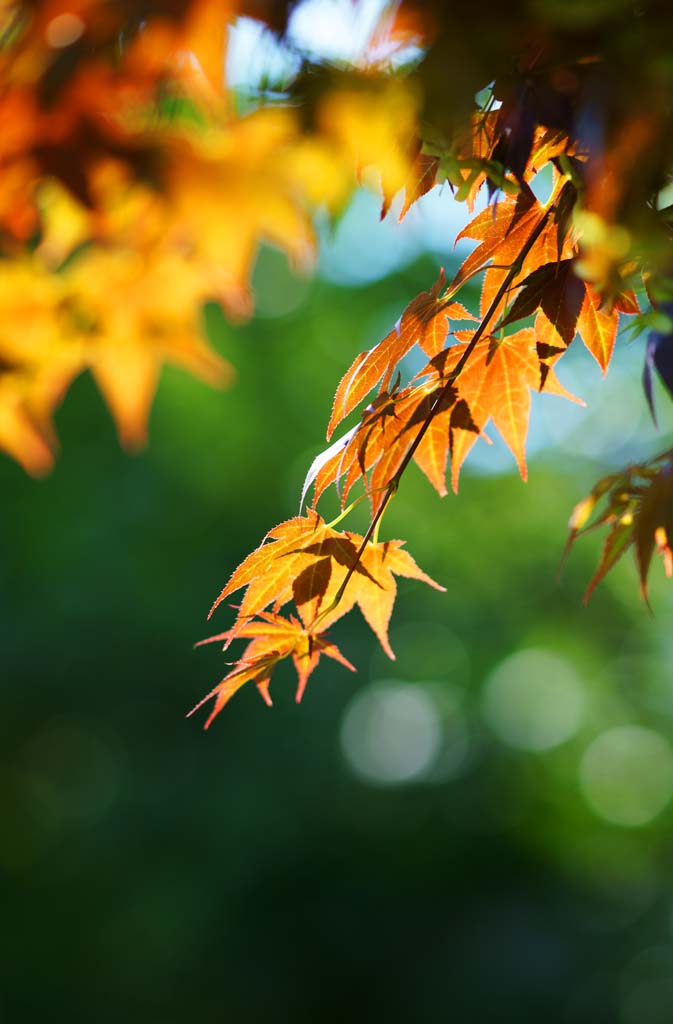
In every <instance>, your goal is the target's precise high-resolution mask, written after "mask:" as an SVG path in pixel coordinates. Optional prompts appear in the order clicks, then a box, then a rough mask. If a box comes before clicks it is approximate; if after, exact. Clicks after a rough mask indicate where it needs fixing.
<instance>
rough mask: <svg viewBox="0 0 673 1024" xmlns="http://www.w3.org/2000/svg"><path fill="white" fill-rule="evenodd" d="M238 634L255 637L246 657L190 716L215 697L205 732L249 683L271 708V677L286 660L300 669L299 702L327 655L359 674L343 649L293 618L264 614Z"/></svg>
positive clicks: (228, 635) (219, 637)
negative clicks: (320, 662) (280, 663)
mask: <svg viewBox="0 0 673 1024" xmlns="http://www.w3.org/2000/svg"><path fill="white" fill-rule="evenodd" d="M232 633H234V631H233V630H227V631H226V632H224V633H218V634H217V636H211V637H208V638H207V639H206V640H201V641H200V643H199V644H197V647H200V646H201V645H202V644H209V643H215V642H217V641H221V640H224V641H226V642H227V643H228V642H229V641H230V640H231V639H233V636H232ZM235 635H236V636H237V637H239V636H240V637H246V638H252V642H251V643H249V644H248V646H247V647H246V649H245V651H244V653H243V657H242V658H240V660H239V661H237V662H235V663H234V667H233V668H232V670H231V672H228V673H227V675H226V676H225V677H224V679H222V680H221V682H219V683H218V684H217V686H216V687H215V688H214V689H213V690H211V691H210V693H207V694H206V696H205V697H204V698H203V700H200V701H199V703H198V704H197V705H196V706H195V707H193V708H192V710H191V711H190V712H189V714H188V715H187V717H189V716H190V715H193V714H194V712H195V711H197V710H198V709H199V708H200V707H202V706H203V704H205V703H206V701H209V700H210V699H211V698H212V697H215V706H214V707H213V710H212V711H211V713H210V715H209V716H208V718H207V719H206V723H205V725H204V729H207V728H208V726H209V725H210V723H211V722H212V721H213V719H214V718H215V717H216V716H217V715H219V713H220V711H221V710H222V708H223V707H224V706H225V704H226V703H227V701H229V700H230V699H231V697H233V695H234V694H235V693H236V692H237V691H238V690H240V688H241V687H242V686H243V685H244V684H245V683H248V682H254V683H255V685H256V687H257V689H258V690H259V692H260V693H261V695H262V698H263V699H264V701H265V703H266V704H268V705H269V706H271V697H270V695H269V683H270V681H271V674H272V672H273V670H274V669H275V667H276V665H277V664H278V663H279V662H280V661H283V660H284V659H285V658H288V657H291V658H292V661H293V662H294V666H295V668H296V670H297V678H298V685H297V694H296V701H297V703H299V702H300V701H301V699H302V697H303V695H304V690H305V689H306V683H307V682H308V679H309V676H310V675H311V673H312V672H313V670H314V669H315V668H316V666H317V664H318V662H319V661H320V656H321V655H323V654H324V655H326V656H327V657H328V658H332V659H333V660H334V661H338V662H339V663H340V664H341V665H345V666H346V668H349V669H350V670H351V672H355V667H354V666H353V665H351V663H350V661H348V660H347V659H346V658H344V656H343V654H342V653H341V651H340V650H339V648H338V647H337V646H336V645H335V644H333V643H332V642H331V641H330V640H328V639H327V638H326V636H325V634H324V632H322V633H311V632H309V631H308V630H307V629H306V628H305V627H304V626H303V625H302V623H301V622H299V620H298V619H296V618H295V617H294V616H293V615H291V616H290V618H289V619H286V618H284V617H283V616H282V615H277V614H274V613H271V612H261V613H260V616H259V620H257V621H253V622H247V623H246V624H245V625H243V626H241V627H239V629H237V630H236V631H235Z"/></svg>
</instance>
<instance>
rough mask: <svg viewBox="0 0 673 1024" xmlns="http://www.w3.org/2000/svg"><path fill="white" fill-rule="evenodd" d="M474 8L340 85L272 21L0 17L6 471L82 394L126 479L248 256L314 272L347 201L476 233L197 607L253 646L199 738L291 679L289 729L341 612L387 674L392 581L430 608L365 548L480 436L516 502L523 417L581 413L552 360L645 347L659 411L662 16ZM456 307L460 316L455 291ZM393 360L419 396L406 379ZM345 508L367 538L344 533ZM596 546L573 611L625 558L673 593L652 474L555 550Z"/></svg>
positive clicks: (635, 10)
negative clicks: (435, 194)
mask: <svg viewBox="0 0 673 1024" xmlns="http://www.w3.org/2000/svg"><path fill="white" fill-rule="evenodd" d="M466 8H467V5H461V4H457V3H453V2H451V0H445V2H444V3H436V4H425V3H422V2H413V0H409V2H402V3H400V4H391V5H382V8H381V14H380V18H379V21H378V24H377V25H376V27H375V28H374V29H373V31H372V32H371V34H370V36H369V38H368V39H367V40H366V41H365V42H364V43H363V45H362V48H361V51H360V53H359V56H358V57H357V59H355V60H354V61H352V62H350V63H349V64H345V63H343V64H338V65H337V64H333V65H330V64H328V63H326V62H324V61H322V62H319V61H317V60H315V59H311V58H310V56H309V55H308V54H306V53H303V52H301V51H300V49H299V48H298V47H297V46H296V45H295V44H294V43H293V36H292V15H293V11H292V9H291V7H290V6H289V5H288V4H286V3H277V2H275V0H243V2H241V3H236V2H235V0H230V2H227V0H167V2H161V0H156V2H152V0H141V2H139V3H130V2H119V3H109V2H105V0H70V2H66V0H23V2H22V0H16V2H12V0H5V2H3V3H0V67H1V69H2V70H1V79H0V82H1V88H0V111H1V117H2V127H3V131H2V135H1V137H0V246H1V247H2V273H1V274H0V309H1V310H2V317H1V324H2V326H1V327H0V447H2V448H3V449H4V450H5V452H6V453H8V454H9V455H10V456H12V457H14V458H15V459H17V460H18V461H19V462H20V463H21V464H22V465H23V466H24V467H25V469H26V470H27V471H28V472H29V473H32V474H35V475H39V474H41V473H44V472H45V471H47V470H49V469H50V468H51V466H52V462H53V459H54V453H55V451H56V447H57V446H56V437H55V433H54V428H53V425H52V416H53V413H54V411H55V409H56V408H57V407H58V405H59V403H60V402H61V401H62V399H63V397H64V395H65V393H66V391H67V389H68V387H69V385H70V383H71V382H72V381H73V380H74V378H75V377H77V376H78V375H79V374H81V373H82V372H84V371H90V372H91V374H92V375H93V377H94V378H95V381H96V383H97V385H98V387H99V389H100V391H101V393H102V395H103V398H104V399H105V401H106V403H107V404H108V406H109V408H110V410H111V413H112V415H113V416H114V419H115V422H116V425H117V429H118V432H119V436H120V439H121V441H122V443H123V444H124V445H125V446H128V447H130V448H133V447H136V446H139V445H141V444H143V443H144V442H145V439H146V428H147V420H148V415H149V411H150V407H151V403H152V400H153V396H154V393H155V389H156V387H157V383H158V379H159V374H160V371H161V367H162V365H163V364H164V363H167V362H168V363H174V364H177V365H179V366H181V367H183V368H185V369H186V370H188V371H189V372H191V373H193V374H196V375H197V376H199V377H201V378H202V379H203V380H204V381H206V383H208V384H211V385H214V386H222V385H224V384H227V383H228V382H229V380H230V378H231V376H232V369H231V367H229V365H228V364H227V363H226V362H225V361H224V360H223V359H222V358H221V357H220V356H219V355H218V354H216V353H215V352H214V351H213V350H212V349H211V347H210V346H209V344H208V342H207V339H206V336H205V332H204V329H203V324H202V309H203V305H204V303H206V302H213V301H216V302H219V303H220V304H221V306H222V308H223V309H224V311H225V313H226V314H227V315H228V316H229V317H230V318H231V319H233V320H237V319H241V318H243V317H246V316H248V315H250V313H251V312H252V310H253V308H254V301H253V296H252V294H251V289H250V283H249V282H250V275H251V271H252V268H253V265H254V261H255V257H256V252H257V249H258V246H259V245H260V243H262V242H268V243H271V244H273V245H275V246H276V247H278V248H280V249H281V250H283V251H284V252H286V253H287V255H288V257H289V258H290V260H291V261H292V263H293V264H294V265H295V266H296V267H298V268H304V269H310V266H311V262H312V259H313V256H314V253H315V245H316V242H315V229H314V223H315V217H316V214H318V213H320V214H323V215H324V213H325V212H326V213H327V214H328V216H337V215H338V214H339V212H340V211H341V210H343V209H344V207H345V205H346V204H347V202H348V200H349V198H350V196H351V195H352V193H353V190H354V189H355V188H356V187H358V186H359V185H360V184H363V183H364V184H367V185H369V186H371V187H375V188H377V189H378V190H379V192H380V195H381V204H382V210H381V213H382V216H385V215H387V214H388V210H389V207H390V205H391V203H392V200H393V198H394V197H395V196H396V195H397V194H398V193H400V192H402V194H403V197H404V198H403V204H402V208H401V217H404V216H405V214H406V213H407V211H408V209H409V207H410V206H411V205H412V204H413V203H414V202H416V201H417V200H418V199H419V198H420V197H421V196H423V195H425V194H426V193H427V192H429V191H430V190H431V189H434V188H440V189H442V191H443V196H444V200H445V201H446V202H454V201H459V202H463V203H466V204H467V206H468V208H469V210H470V211H472V219H471V220H470V222H469V224H468V226H467V227H466V228H465V229H464V230H463V231H462V232H461V234H460V235H459V236H458V237H459V238H462V237H464V238H467V239H470V240H472V242H473V243H475V244H474V248H473V249H472V251H471V252H470V254H469V255H468V256H467V258H466V259H465V260H464V262H463V263H462V265H461V266H460V267H459V268H458V270H457V272H456V273H455V274H454V276H453V278H452V279H450V280H447V278H446V277H445V274H444V271H443V270H440V268H438V270H437V278H436V280H435V281H428V286H427V291H425V292H423V293H421V294H420V295H418V296H417V297H416V298H415V299H413V301H412V302H411V303H410V304H409V305H408V306H407V308H406V309H404V310H400V316H399V319H398V321H397V323H396V324H395V325H394V326H392V327H391V329H390V331H389V332H388V333H387V334H386V335H385V337H383V338H382V339H372V347H371V348H369V350H368V351H366V352H363V353H361V354H360V355H359V356H358V357H357V358H356V359H355V361H354V362H353V364H352V365H351V366H350V367H348V368H347V369H345V372H344V375H343V377H342V379H341V381H340V382H339V383H338V385H337V386H336V393H335V398H334V404H333V408H332V412H331V416H330V417H329V422H328V426H327V440H328V446H327V448H326V449H325V451H324V452H323V453H322V454H321V455H320V456H318V457H317V458H316V459H315V461H314V463H313V465H312V466H311V467H310V468H309V470H308V473H307V477H306V482H305V486H304V493H303V494H302V496H301V507H300V510H299V514H298V515H297V516H296V517H295V518H293V519H290V520H288V521H286V522H283V523H281V524H280V525H278V526H276V527H273V528H272V529H270V530H269V532H268V533H267V535H266V537H264V539H263V540H262V543H261V544H260V546H259V547H258V548H257V549H256V550H255V551H253V552H252V553H251V554H250V555H248V556H247V558H245V559H244V560H243V562H242V563H241V564H240V565H239V566H238V568H237V569H235V571H234V572H233V573H232V575H231V577H230V579H229V581H228V582H227V584H226V586H225V587H224V589H223V590H222V593H221V594H220V596H219V597H218V599H217V601H216V602H215V604H214V606H213V609H212V611H215V609H216V608H218V607H219V606H220V605H221V604H223V603H224V602H226V605H225V607H230V605H231V602H230V600H229V599H230V598H232V597H233V599H234V602H235V607H234V615H235V617H234V620H233V622H231V623H230V625H229V626H228V628H226V629H225V630H224V631H223V632H220V633H218V634H217V635H215V636H213V637H210V638H209V640H206V641H204V642H205V643H208V642H211V641H216V642H220V643H222V644H223V645H224V647H225V649H227V648H229V645H230V644H232V643H234V642H238V641H241V640H244V641H246V642H247V644H246V646H245V648H244V650H243V653H242V655H241V656H240V657H239V659H238V660H237V661H235V662H234V663H233V664H232V666H231V670H230V671H229V672H228V673H227V675H226V676H225V677H224V679H223V680H222V681H221V682H220V683H219V684H218V686H216V687H215V689H214V690H213V691H212V693H210V694H208V696H207V697H206V698H204V701H210V700H212V701H213V704H212V710H211V713H210V717H209V718H208V720H207V723H206V724H209V723H210V721H211V720H212V719H213V717H214V716H215V715H217V714H218V712H219V711H220V710H221V709H222V707H223V706H224V705H225V703H226V702H227V701H228V700H229V698H230V697H231V696H232V695H233V694H234V693H235V692H236V691H237V690H238V689H239V688H240V687H241V686H243V685H244V684H245V683H247V682H253V683H254V684H255V685H256V686H257V688H258V689H259V690H260V693H261V695H262V697H263V698H264V700H266V701H267V703H270V697H269V681H270V678H271V674H272V672H273V670H274V668H275V666H276V665H277V664H278V662H279V661H281V660H283V659H286V658H291V659H292V661H293V663H294V665H295V667H296V671H297V676H298V690H297V699H298V700H299V699H300V698H301V696H302V694H303V692H304V689H305V686H306V683H307V680H308V678H309V676H310V675H311V673H312V672H313V671H314V669H315V668H316V666H317V665H318V662H319V661H320V658H321V656H323V655H324V656H326V657H328V658H332V659H334V660H336V661H338V662H340V663H341V664H342V665H344V666H345V667H346V668H352V667H353V666H352V665H350V663H349V661H348V660H347V659H346V658H345V657H344V655H343V654H342V653H341V652H340V651H339V649H338V647H337V646H336V644H335V643H334V641H333V640H332V639H331V637H330V636H329V634H328V631H329V630H330V628H331V627H332V625H333V624H334V623H335V622H336V621H337V620H338V619H339V618H340V617H341V616H343V615H344V614H346V613H347V612H349V611H350V610H352V609H353V608H354V606H355V605H357V606H358V607H359V609H360V611H361V612H362V614H363V616H364V618H365V620H366V621H367V623H368V624H369V626H370V627H371V629H372V630H373V631H374V633H375V635H376V637H377V638H378V640H379V642H380V643H381V645H382V647H383V649H384V650H385V652H386V653H387V654H388V655H389V656H390V657H394V655H393V651H392V648H391V645H390V641H389V637H388V626H389V622H390V618H391V613H392V610H393V604H394V601H395V595H396V577H408V578H412V579H416V580H420V581H423V582H425V583H427V584H428V585H430V586H432V587H435V588H437V589H439V590H441V589H442V587H441V586H440V585H439V584H438V583H436V582H435V581H434V580H432V579H431V578H430V577H429V576H427V575H426V574H425V573H424V572H423V571H422V569H421V568H420V567H419V566H418V565H417V564H416V562H415V560H414V559H413V557H412V556H411V555H410V554H409V553H408V552H407V550H406V549H405V547H404V542H403V541H401V540H397V539H382V538H381V537H380V530H381V526H382V520H383V516H384V513H385V510H386V508H387V506H388V504H389V502H390V501H391V499H392V498H393V496H394V495H395V493H396V492H397V490H398V488H399V486H400V482H401V480H402V477H403V474H404V472H405V470H406V468H407V466H408V465H409V463H410V462H412V461H414V462H415V463H416V464H417V466H418V467H419V468H420V470H421V471H422V472H423V473H424V474H425V476H426V477H427V479H428V480H429V482H430V484H431V485H432V487H434V489H435V490H436V491H437V492H438V494H439V495H440V496H442V495H445V494H447V490H448V488H447V478H448V483H449V485H450V487H451V488H452V489H453V491H455V492H457V491H458V485H459V479H460V473H461V468H462V466H463V464H464V462H465V460H466V459H467V458H468V457H469V455H470V451H471V449H472V447H473V445H474V444H475V441H476V440H477V438H479V437H482V438H485V439H486V440H488V439H489V433H488V432H489V431H490V430H496V431H498V433H499V434H500V435H501V436H502V438H503V440H504V441H505V443H506V444H507V446H508V447H509V449H510V450H511V452H512V456H513V458H514V459H515V460H516V463H517V465H518V467H519V470H520V473H521V476H522V478H523V479H524V480H525V479H526V474H527V470H526V438H527V433H528V421H529V415H530V406H531V393H533V392H539V393H543V394H548V395H550V396H556V397H560V398H563V399H565V400H570V401H575V402H577V401H580V399H578V398H576V397H575V396H574V395H572V394H570V393H569V392H568V391H567V390H566V389H565V388H564V387H563V385H562V384H561V383H560V381H559V379H558V377H557V376H556V367H557V364H558V362H559V361H560V360H561V359H562V358H563V357H564V355H565V353H566V352H567V351H568V349H569V347H570V346H571V344H574V345H577V344H584V345H585V346H586V348H587V349H588V351H589V352H590V353H591V355H592V356H593V358H594V359H595V360H596V362H597V363H598V365H599V366H600V368H601V370H602V371H603V373H605V372H607V370H608V367H609V364H610V361H611V358H612V353H613V348H614V344H615V338H616V335H617V330H618V328H619V326H620V322H621V321H625V319H626V318H628V322H630V324H631V325H632V327H633V329H634V331H636V332H637V331H647V332H649V333H648V335H647V343H646V357H645V373H644V383H645V388H646V393H647V396H648V400H649V401H650V404H651V405H652V379H653V375H654V374H658V375H659V376H660V378H661V379H662V381H663V383H664V385H665V386H666V387H667V388H668V389H669V390H673V305H672V304H671V300H672V299H673V207H670V206H668V205H667V203H666V200H665V191H664V190H665V189H666V186H667V185H668V184H669V183H670V181H671V172H672V171H673V123H672V122H673V114H672V113H671V106H670V94H671V87H672V86H673V56H672V55H671V53H670V52H669V49H670V45H669V40H670V37H671V29H673V17H672V16H671V15H670V14H669V13H668V5H667V3H665V2H663V0H660V2H657V0H639V2H638V3H636V2H634V0H615V2H611V3H605V2H602V0H585V2H584V3H582V4H580V3H561V2H559V0H545V2H532V0H530V2H528V0H515V2H513V3H511V4H503V3H501V2H499V3H496V2H495V0H487V2H486V3H484V4H482V5H480V10H479V22H480V24H479V26H476V25H475V24H474V11H473V10H471V9H466ZM319 16H320V13H319V9H318V8H317V9H316V17H319ZM240 17H249V18H254V19H257V20H259V21H260V22H262V23H263V24H264V25H265V26H266V28H267V31H268V32H269V33H273V35H274V36H275V38H276V40H277V42H278V45H279V47H281V48H282V52H283V53H284V54H285V57H286V65H287V66H286V70H285V72H283V73H282V74H281V75H280V76H279V80H278V81H273V82H263V83H259V84H258V87H257V88H254V89H253V88H251V89H250V90H249V91H248V92H247V93H246V94H245V95H243V94H242V93H241V90H236V89H233V88H231V87H229V86H228V84H227V81H226V76H225V73H224V69H225V66H226V49H227V41H228V38H229V31H230V27H231V25H232V24H234V23H235V21H236V19H237V18H240ZM477 197H481V198H483V197H486V199H487V201H488V202H487V205H486V206H485V207H484V204H483V203H482V204H481V207H480V212H477V213H475V212H474V210H475V203H476V200H477ZM477 275H478V276H479V279H480V281H481V301H480V306H479V309H478V311H469V310H468V309H467V308H466V306H465V305H464V300H461V289H462V288H463V286H464V285H465V284H466V283H467V282H469V281H472V280H473V279H474V278H475V277H477ZM412 349H416V350H417V351H418V350H420V352H421V353H422V357H423V362H424V365H423V366H422V368H421V369H420V371H419V372H417V373H416V374H415V376H413V377H412V379H408V374H406V372H405V366H406V365H407V364H406V363H405V357H406V356H407V355H408V354H409V352H410V351H411V350H412ZM652 408H653V414H654V407H653V405H652ZM345 421H347V422H345ZM335 433H336V434H337V437H336V439H335V437H334V435H335ZM328 489H332V490H334V489H335V490H336V493H337V494H338V498H339V501H340V507H341V511H340V514H338V515H337V517H336V519H334V520H333V521H332V522H326V521H325V520H324V518H323V516H322V515H321V513H320V511H319V502H320V499H321V496H322V495H323V494H324V493H325V492H326V491H327V490H328ZM360 502H366V503H368V505H369V508H370V518H369V526H368V528H367V529H366V530H365V532H364V534H363V535H360V534H357V533H353V532H351V531H349V530H347V529H344V528H343V521H344V519H345V518H346V517H347V515H348V514H349V512H350V511H351V509H352V508H353V507H354V506H355V505H357V504H359V503H360ZM595 528H602V529H604V530H605V544H604V548H603V552H602V557H601V560H600V563H599V566H598V569H597V571H596V573H595V575H594V578H593V580H592V581H591V583H590V586H589V591H588V593H591V591H592V590H593V588H594V587H595V586H596V584H597V583H598V582H599V581H600V580H601V579H602V578H603V576H604V575H605V574H606V573H607V572H608V571H609V570H610V569H611V568H612V566H613V565H614V564H615V562H616V561H617V559H618V558H619V557H620V556H621V555H622V554H623V553H624V552H625V551H626V550H627V549H628V548H633V549H634V551H635V555H636V562H637V565H638V571H639V575H640V581H641V588H642V592H643V595H644V596H645V597H646V594H647V577H648V572H649V569H650V564H651V561H652V558H653V555H654V554H655V553H657V552H658V553H660V554H661V555H662V556H663V562H664V567H665V569H666V572H667V573H668V574H669V575H671V573H672V572H673V549H672V539H673V452H672V451H666V452H664V453H663V454H659V455H655V456H654V457H653V458H652V459H651V460H649V461H648V462H646V463H643V464H640V465H631V466H628V467H625V468H624V470H623V471H622V472H618V473H615V474H612V475H610V476H608V477H605V478H603V479H602V480H600V481H599V482H598V483H597V484H596V486H595V487H594V489H593V491H592V492H591V494H590V495H589V496H588V497H586V498H585V499H584V500H582V501H580V502H579V504H578V505H577V507H576V508H575V510H574V512H573V513H572V516H571V520H570V540H569V543H570V544H571V543H572V542H573V541H574V539H575V538H576V537H577V536H578V535H579V534H581V533H583V532H585V531H587V530H591V529H595ZM202 703H203V702H202ZM199 707H200V705H199ZM194 710H196V709H194Z"/></svg>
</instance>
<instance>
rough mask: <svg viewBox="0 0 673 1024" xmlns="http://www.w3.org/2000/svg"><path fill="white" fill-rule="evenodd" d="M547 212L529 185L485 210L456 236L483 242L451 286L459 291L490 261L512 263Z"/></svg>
mask: <svg viewBox="0 0 673 1024" xmlns="http://www.w3.org/2000/svg"><path fill="white" fill-rule="evenodd" d="M546 216H547V212H546V211H545V210H544V208H543V207H542V206H541V205H540V204H539V203H538V201H537V199H536V198H535V196H534V195H533V193H532V192H531V191H530V189H529V188H528V187H527V186H526V187H525V188H524V189H523V190H522V191H521V192H520V193H519V195H518V196H516V197H510V196H507V197H506V198H505V199H501V200H500V201H499V202H497V203H496V204H494V205H493V206H489V207H487V209H485V210H482V212H481V213H479V214H478V215H477V216H476V217H475V218H474V220H472V221H470V223H469V224H468V225H467V227H465V228H463V230H462V231H461V232H460V234H459V235H458V236H457V238H456V242H458V241H460V239H461V238H472V239H474V240H475V241H477V242H479V243H480V244H479V245H478V246H477V248H476V249H475V250H474V251H473V252H471V253H470V255H469V256H468V257H467V259H466V260H465V261H464V263H463V264H462V266H461V267H460V269H459V270H458V273H457V274H456V276H455V277H454V279H453V281H452V282H451V285H450V286H449V290H448V294H449V295H454V294H455V292H456V291H457V290H458V289H459V288H461V287H462V285H464V284H465V282H466V281H468V280H469V279H470V278H471V277H473V276H474V275H475V274H478V273H479V271H481V270H483V269H484V267H486V266H488V265H489V264H490V265H492V266H499V267H507V268H509V267H511V265H512V264H513V263H514V261H515V260H516V259H517V258H518V256H519V253H520V252H521V250H522V249H523V248H524V246H525V244H526V242H527V241H528V239H529V238H530V237H531V235H532V234H533V233H534V232H535V230H536V229H537V228H538V227H539V225H540V223H541V221H542V220H543V219H544V218H545V217H546Z"/></svg>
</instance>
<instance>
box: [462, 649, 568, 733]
mask: <svg viewBox="0 0 673 1024" xmlns="http://www.w3.org/2000/svg"><path fill="white" fill-rule="evenodd" d="M585 705H586V699H585V693H584V687H583V684H582V682H581V680H580V678H579V676H578V675H577V673H576V672H575V670H574V668H573V667H572V665H570V664H569V662H567V661H566V660H565V658H562V657H560V656H559V655H557V654H555V653H553V652H552V651H547V650H544V649H543V648H529V649H528V650H523V651H516V652H515V653H514V654H511V655H510V656H509V657H508V658H505V660H504V661H502V662H501V663H500V664H499V665H498V666H497V667H496V668H495V669H494V671H493V672H492V673H491V674H490V676H489V677H488V679H487V681H486V686H485V689H484V694H483V703H482V711H483V715H484V718H485V719H486V722H487V723H488V725H489V726H490V728H491V729H492V730H493V732H494V733H495V734H496V736H497V737H498V738H499V739H500V740H502V741H503V742H504V743H506V744H508V746H511V747H515V748H516V749H518V750H530V751H534V752H537V751H542V750H550V749H551V748H553V747H556V746H558V745H559V744H560V743H564V742H565V741H566V740H568V739H570V738H571V737H572V736H574V735H575V733H576V732H577V731H578V729H579V728H580V727H581V725H582V721H583V719H584V712H585Z"/></svg>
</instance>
